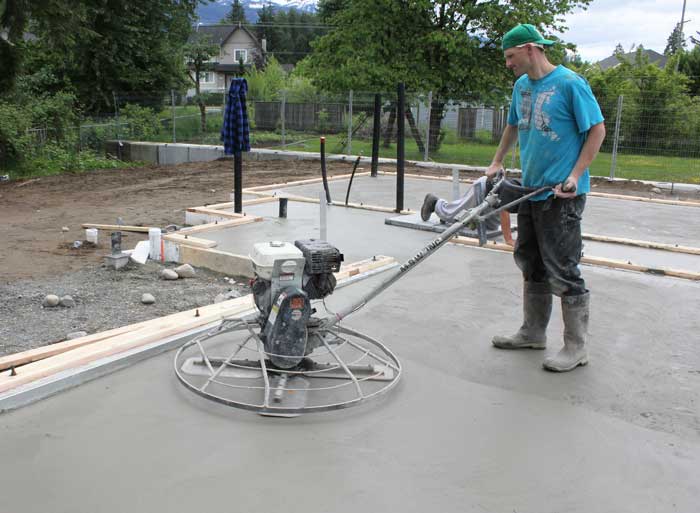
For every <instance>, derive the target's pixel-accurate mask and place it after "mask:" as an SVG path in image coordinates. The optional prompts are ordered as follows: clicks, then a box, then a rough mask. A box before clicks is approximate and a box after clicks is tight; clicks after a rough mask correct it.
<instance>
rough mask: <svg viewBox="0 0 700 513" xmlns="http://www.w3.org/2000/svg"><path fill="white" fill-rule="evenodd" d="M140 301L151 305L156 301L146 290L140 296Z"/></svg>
mask: <svg viewBox="0 0 700 513" xmlns="http://www.w3.org/2000/svg"><path fill="white" fill-rule="evenodd" d="M166 270H167V269H166ZM141 302H142V303H143V304H144V305H152V304H153V303H155V302H156V298H154V297H153V294H149V293H148V292H145V293H144V294H143V295H142V296H141Z"/></svg>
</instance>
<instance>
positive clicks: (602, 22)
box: [558, 0, 700, 62]
mask: <svg viewBox="0 0 700 513" xmlns="http://www.w3.org/2000/svg"><path fill="white" fill-rule="evenodd" d="M682 11H683V0H593V1H592V2H591V3H590V5H589V6H588V9H587V10H585V11H583V10H580V9H579V10H576V11H574V12H573V13H572V14H570V15H568V16H567V17H566V23H565V25H566V26H568V27H569V29H568V30H567V31H565V32H563V33H562V34H558V36H559V37H561V38H562V39H563V40H564V41H567V42H570V43H574V44H576V45H577V47H578V53H579V55H580V56H581V58H582V59H583V60H586V61H589V62H597V61H599V60H601V59H604V58H605V57H609V56H610V55H612V53H613V50H615V46H616V45H617V43H621V44H622V46H623V48H624V49H625V51H629V49H630V47H631V46H632V45H639V44H642V45H643V46H644V48H647V49H650V50H655V51H657V52H659V53H663V51H664V48H666V43H667V42H668V37H669V36H670V35H671V32H673V28H674V27H675V26H676V23H679V22H680V21H681V13H682ZM697 31H700V0H687V2H686V8H685V24H684V28H683V33H684V35H685V37H686V41H687V42H688V46H687V48H691V47H692V43H691V42H690V36H691V35H692V36H696V37H698V35H697V33H696V32H697Z"/></svg>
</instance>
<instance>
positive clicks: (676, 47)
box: [664, 22, 686, 55]
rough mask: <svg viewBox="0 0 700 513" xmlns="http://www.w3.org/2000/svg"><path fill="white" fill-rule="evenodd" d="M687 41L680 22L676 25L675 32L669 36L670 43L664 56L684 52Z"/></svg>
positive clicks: (667, 44)
mask: <svg viewBox="0 0 700 513" xmlns="http://www.w3.org/2000/svg"><path fill="white" fill-rule="evenodd" d="M685 46H686V44H685V39H684V38H683V31H682V30H681V24H680V22H678V23H676V26H675V27H674V28H673V32H671V35H670V36H668V42H667V43H666V48H665V49H664V55H675V54H677V53H678V52H682V51H683V50H684V49H685Z"/></svg>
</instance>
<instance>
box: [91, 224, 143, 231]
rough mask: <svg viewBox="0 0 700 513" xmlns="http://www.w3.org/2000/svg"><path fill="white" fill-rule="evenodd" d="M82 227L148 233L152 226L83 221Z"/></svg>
mask: <svg viewBox="0 0 700 513" xmlns="http://www.w3.org/2000/svg"><path fill="white" fill-rule="evenodd" d="M82 227H83V228H97V229H98V230H112V231H115V232H116V231H120V232H141V233H148V230H150V229H151V228H153V227H152V226H126V225H120V224H94V223H83V224H82Z"/></svg>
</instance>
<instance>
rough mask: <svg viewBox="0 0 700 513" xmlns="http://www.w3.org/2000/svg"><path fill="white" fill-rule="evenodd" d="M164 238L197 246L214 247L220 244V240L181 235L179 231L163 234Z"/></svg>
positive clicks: (181, 243)
mask: <svg viewBox="0 0 700 513" xmlns="http://www.w3.org/2000/svg"><path fill="white" fill-rule="evenodd" d="M163 240H167V241H170V242H175V243H177V244H180V245H183V244H184V245H187V246H192V247H195V248H214V247H216V246H218V244H219V243H218V242H216V241H213V240H207V239H198V238H197V237H190V236H189V235H180V234H179V233H169V234H167V235H163Z"/></svg>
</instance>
